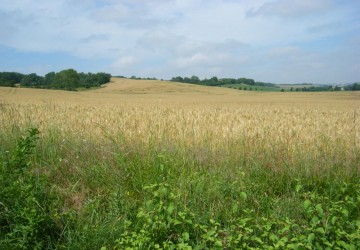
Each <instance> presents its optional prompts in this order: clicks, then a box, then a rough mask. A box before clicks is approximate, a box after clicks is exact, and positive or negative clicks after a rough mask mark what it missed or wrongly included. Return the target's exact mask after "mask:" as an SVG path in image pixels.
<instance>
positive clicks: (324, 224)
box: [0, 79, 360, 249]
mask: <svg viewBox="0 0 360 250" xmlns="http://www.w3.org/2000/svg"><path fill="white" fill-rule="evenodd" d="M0 99H1V101H0V126H1V128H2V129H1V131H0V152H1V154H0V160H1V161H0V162H4V164H5V163H6V162H8V160H7V159H9V155H14V152H17V148H18V146H17V145H19V138H21V137H22V136H24V135H26V134H27V132H26V130H27V129H28V128H33V127H35V128H38V129H39V131H40V134H39V140H36V141H35V142H34V146H35V147H34V148H32V154H29V156H28V161H29V162H31V164H30V165H29V170H28V172H27V175H26V176H35V177H36V176H38V177H39V178H40V177H41V179H42V180H43V181H44V182H43V181H42V182H41V183H43V184H41V185H39V186H37V187H38V190H40V191H41V190H42V191H41V192H40V193H41V194H43V195H47V196H48V197H51V204H48V203H46V206H47V210H46V211H47V213H46V214H45V215H44V216H45V217H44V218H47V219H50V220H51V221H52V222H54V225H56V230H59V231H55V232H58V233H57V234H55V235H52V236H51V237H50V236H49V237H48V238H46V237H44V238H45V240H44V238H41V237H40V236H37V237H38V238H37V240H38V241H36V240H35V242H44V243H43V245H41V246H40V248H57V249H61V248H66V249H96V248H98V249H100V248H102V247H106V248H108V249H112V248H118V249H124V248H126V247H132V248H134V249H149V248H156V247H161V248H165V249H175V248H176V249H192V248H194V249H206V248H208V249H211V248H219V249H223V248H226V247H228V248H245V249H246V248H248V249H251V248H271V247H273V248H280V249H282V248H283V249H285V248H290V249H306V248H320V247H324V248H325V247H330V248H337V247H338V248H340V249H341V248H344V249H346V248H347V249H352V248H353V249H356V248H357V247H358V246H359V245H360V242H359V240H360V235H359V228H360V224H359V220H360V214H359V211H358V209H357V208H358V207H359V205H360V194H359V191H358V190H360V189H359V185H360V183H359V177H360V176H359V175H360V169H359V163H360V157H359V155H360V150H359V149H360V148H359V143H360V134H359V123H358V113H357V112H358V111H357V110H358V109H359V107H360V101H359V100H360V98H359V94H358V93H343V92H340V93H259V92H243V91H236V90H231V89H225V88H213V87H202V86H194V85H186V84H178V83H176V84H174V83H167V82H161V81H136V80H129V79H113V82H112V83H111V84H109V85H108V86H106V87H105V88H101V89H97V90H92V91H85V92H64V91H49V90H33V89H16V91H12V89H11V88H0ZM20 145H21V144H20ZM15 155H16V154H15ZM14 157H15V156H14ZM10 158H11V157H10ZM4 164H3V165H4ZM6 164H7V163H6ZM6 164H5V165H6ZM5 165H4V166H5ZM5 169H6V168H5ZM14 178H15V177H14ZM31 180H33V179H31ZM44 183H45V184H44ZM12 188H13V187H12ZM11 190H13V191H12V192H15V193H16V192H17V191H16V189H11ZM14 190H15V191H14ZM3 197H4V196H1V198H0V202H2V203H3V204H5V199H4V198H3ZM14 197H16V196H14ZM35 197H38V196H35ZM9 199H10V198H9ZM14 199H16V198H14ZM36 199H38V202H40V203H39V204H41V201H42V200H41V199H40V198H36ZM2 203H0V204H2ZM31 204H33V203H31ZM7 207H8V206H7ZM0 209H2V210H0V211H1V213H0V215H3V214H6V211H5V210H4V209H3V208H1V207H0ZM4 211H5V212H4ZM40 215H41V216H42V214H41V213H40ZM34 216H35V215H34ZM36 216H37V217H36ZM36 216H35V217H36V218H38V215H36ZM1 218H3V217H1ZM2 223H4V222H2ZM1 225H2V226H3V225H4V224H1ZM32 230H33V229H31V228H30V229H29V230H28V231H26V230H25V231H24V232H25V233H26V232H30V233H31V231H32ZM9 237H10V236H9V235H7V236H4V235H2V237H1V239H0V244H2V246H8V245H5V243H6V244H9V242H13V243H14V244H15V243H16V242H19V239H18V238H16V237H15V239H13V241H9V239H10V238H9ZM45 243H46V244H45ZM29 244H30V243H29ZM46 246H47V247H46ZM26 247H28V248H33V245H31V246H30V245H29V246H26V245H24V248H26Z"/></svg>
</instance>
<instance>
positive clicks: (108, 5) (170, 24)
mask: <svg viewBox="0 0 360 250" xmlns="http://www.w3.org/2000/svg"><path fill="white" fill-rule="evenodd" d="M359 12H360V1H359V0H36V1H35V0H32V1H31V0H1V2H0V24H1V25H0V71H15V72H21V73H25V74H29V73H37V74H39V75H44V74H46V73H48V72H51V71H55V72H58V71H61V70H64V69H68V68H73V69H75V70H77V71H79V72H94V73H95V72H107V73H111V74H112V75H122V76H128V77H130V76H137V77H156V78H158V79H170V78H171V77H174V76H183V77H184V76H192V75H196V76H199V77H200V78H211V77H213V76H217V77H220V78H227V77H229V78H240V77H247V78H252V79H255V80H256V81H263V82H273V83H305V82H306V83H338V84H341V83H353V82H358V81H360V15H359Z"/></svg>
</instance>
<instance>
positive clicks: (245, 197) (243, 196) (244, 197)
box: [240, 192, 247, 201]
mask: <svg viewBox="0 0 360 250" xmlns="http://www.w3.org/2000/svg"><path fill="white" fill-rule="evenodd" d="M240 198H241V199H242V200H243V201H245V200H246V199H247V194H246V193H245V192H240Z"/></svg>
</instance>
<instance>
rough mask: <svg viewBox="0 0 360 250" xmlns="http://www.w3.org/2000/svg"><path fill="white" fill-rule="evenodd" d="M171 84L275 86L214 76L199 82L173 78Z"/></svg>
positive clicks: (245, 79)
mask: <svg viewBox="0 0 360 250" xmlns="http://www.w3.org/2000/svg"><path fill="white" fill-rule="evenodd" d="M171 81H173V82H183V83H191V84H199V85H206V86H221V85H227V84H246V85H258V86H269V87H274V86H275V84H273V83H264V82H256V81H255V80H254V79H251V78H245V77H242V78H238V79H235V78H220V79H219V78H217V77H216V76H214V77H211V78H210V79H207V78H205V79H204V80H200V78H199V77H198V76H191V77H181V76H177V77H173V78H171Z"/></svg>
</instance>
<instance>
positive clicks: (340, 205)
mask: <svg viewBox="0 0 360 250" xmlns="http://www.w3.org/2000/svg"><path fill="white" fill-rule="evenodd" d="M40 136H41V134H39V131H38V130H37V129H29V130H28V131H27V134H26V135H25V136H23V137H21V138H20V139H18V140H17V143H16V145H15V144H11V143H8V144H6V145H7V148H5V143H4V144H0V150H1V151H0V152H1V153H0V227H1V230H0V248H1V249H103V250H104V249H359V247H360V210H359V207H360V183H359V179H360V178H359V177H360V176H359V170H358V169H357V168H358V165H356V164H354V169H353V171H352V172H347V173H346V174H344V173H342V172H341V170H338V172H336V173H334V174H335V175H337V178H332V179H331V181H329V175H327V174H326V173H325V172H324V175H313V176H306V174H305V172H306V171H304V172H301V171H299V173H298V174H297V175H294V174H293V173H292V174H289V173H290V172H289V171H288V170H287V169H285V168H284V169H282V170H281V171H277V172H274V171H272V170H270V169H267V168H262V167H261V162H253V163H251V166H252V168H244V166H242V164H241V163H239V165H238V166H237V169H238V170H239V171H237V172H234V173H232V175H230V176H229V175H228V174H225V172H226V171H222V170H221V169H218V170H216V171H215V169H216V168H213V167H212V166H211V162H210V163H209V164H208V165H205V166H204V165H201V164H199V163H197V162H196V161H194V160H192V159H191V158H190V157H188V158H186V157H182V158H180V157H179V155H176V154H172V153H169V152H167V151H164V150H156V149H155V148H153V149H148V151H147V152H137V153H131V152H130V151H126V152H127V153H126V154H125V153H124V152H125V151H124V150H123V149H120V148H118V150H117V151H112V157H107V158H106V159H102V160H101V159H99V158H98V157H95V156H94V155H98V154H97V152H96V149H95V148H96V147H97V146H99V145H95V146H96V147H94V148H93V150H94V151H91V150H90V151H89V152H85V151H82V154H83V155H82V159H81V160H82V161H83V162H85V164H84V165H83V166H82V169H80V170H78V171H79V172H77V173H76V172H74V171H75V170H74V169H72V170H71V171H72V172H71V171H68V172H67V170H66V166H68V165H66V164H65V163H64V161H65V158H66V157H67V158H70V156H71V154H73V153H74V152H76V151H80V150H84V149H81V148H78V147H77V146H76V145H77V142H76V141H75V140H74V141H72V142H71V143H69V144H68V147H65V146H64V147H63V149H62V150H63V151H61V150H60V149H59V150H58V151H56V150H54V148H50V147H47V146H46V145H47V140H50V138H48V137H43V138H41V139H40V140H39V138H40ZM51 140H52V141H51V143H52V144H51V145H57V144H60V143H61V142H60V138H56V136H55V137H53V138H51ZM88 144H89V145H91V142H88ZM49 145H50V144H49ZM69 145H72V146H69ZM93 146H94V145H93ZM89 149H90V147H89ZM86 155H87V156H88V157H85V156H86ZM91 155H92V156H93V157H91ZM89 156H90V157H89ZM110 158H111V159H110ZM59 162H61V164H59ZM56 168H61V169H60V172H61V173H63V176H62V177H61V176H60V177H59V176H56V177H55V176H52V174H51V172H52V171H53V174H54V173H56V174H57V175H59V173H60V172H59V169H57V170H56ZM335 175H334V176H335ZM51 178H63V179H62V181H63V182H70V181H71V180H72V179H74V180H77V181H76V182H74V183H75V184H73V185H72V187H71V189H70V190H67V192H68V193H67V194H64V193H63V192H62V191H63V190H62V189H61V188H59V187H56V186H54V185H53V184H52V182H51V181H50V179H51ZM71 192H72V193H71ZM81 192H83V193H86V199H85V201H84V202H83V203H82V204H81V206H80V207H76V206H75V205H74V204H73V203H74V202H76V199H75V198H76V196H75V194H79V193H81ZM69 193H70V196H71V195H72V197H70V198H69ZM78 199H80V198H79V197H78ZM69 200H71V201H72V202H73V203H72V204H73V205H72V206H71V205H69Z"/></svg>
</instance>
